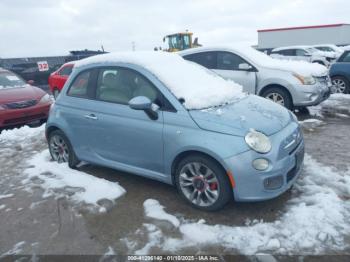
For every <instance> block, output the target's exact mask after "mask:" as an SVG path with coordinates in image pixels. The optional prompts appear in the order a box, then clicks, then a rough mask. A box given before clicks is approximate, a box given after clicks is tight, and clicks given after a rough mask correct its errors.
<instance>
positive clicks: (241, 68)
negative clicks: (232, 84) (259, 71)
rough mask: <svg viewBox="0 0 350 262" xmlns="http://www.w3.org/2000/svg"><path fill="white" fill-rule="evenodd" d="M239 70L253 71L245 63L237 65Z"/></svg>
mask: <svg viewBox="0 0 350 262" xmlns="http://www.w3.org/2000/svg"><path fill="white" fill-rule="evenodd" d="M238 69H239V70H245V71H250V70H252V69H253V67H252V66H251V65H248V64H247V63H242V64H239V65H238Z"/></svg>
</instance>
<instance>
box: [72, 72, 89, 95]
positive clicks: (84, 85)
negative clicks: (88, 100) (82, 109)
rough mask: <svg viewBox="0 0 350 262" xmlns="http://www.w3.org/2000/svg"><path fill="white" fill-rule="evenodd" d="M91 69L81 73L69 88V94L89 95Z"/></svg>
mask: <svg viewBox="0 0 350 262" xmlns="http://www.w3.org/2000/svg"><path fill="white" fill-rule="evenodd" d="M90 75H91V71H85V72H82V73H80V74H79V75H78V76H77V77H76V78H75V79H74V81H73V83H72V85H71V86H70V88H69V90H68V95H69V96H77V97H87V92H88V91H87V90H88V83H89V78H90Z"/></svg>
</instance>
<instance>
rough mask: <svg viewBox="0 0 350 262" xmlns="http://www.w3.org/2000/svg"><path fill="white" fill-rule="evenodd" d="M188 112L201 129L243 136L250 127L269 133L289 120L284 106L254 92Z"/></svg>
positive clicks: (278, 128) (288, 113)
mask: <svg viewBox="0 0 350 262" xmlns="http://www.w3.org/2000/svg"><path fill="white" fill-rule="evenodd" d="M189 113H190V115H191V117H192V118H193V120H194V121H195V122H196V123H197V125H198V126H199V127H200V128H202V129H205V130H209V131H213V132H219V133H224V134H229V135H234V136H242V137H243V136H245V135H246V134H247V132H248V131H249V130H251V129H254V130H256V131H260V132H262V133H264V134H266V135H268V136H270V135H273V134H275V133H277V132H278V131H280V130H281V129H283V128H284V127H285V126H287V125H288V124H289V123H290V121H292V117H291V114H290V112H289V111H288V110H287V109H285V108H284V107H282V106H280V105H278V104H276V103H274V102H272V101H269V100H267V99H265V98H261V97H258V96H255V95H250V96H246V97H245V98H243V99H241V100H239V101H237V102H235V103H233V104H229V105H225V106H220V107H215V108H210V109H203V110H190V111H189Z"/></svg>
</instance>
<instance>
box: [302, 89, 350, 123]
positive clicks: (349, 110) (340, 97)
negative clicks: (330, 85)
mask: <svg viewBox="0 0 350 262" xmlns="http://www.w3.org/2000/svg"><path fill="white" fill-rule="evenodd" d="M349 103H350V94H332V95H331V96H330V97H329V98H328V99H327V100H325V101H323V102H322V103H321V104H319V105H317V106H310V107H308V109H309V111H310V114H311V115H315V116H317V117H321V118H322V117H324V114H328V115H334V116H337V117H340V118H348V117H349V115H350V107H349Z"/></svg>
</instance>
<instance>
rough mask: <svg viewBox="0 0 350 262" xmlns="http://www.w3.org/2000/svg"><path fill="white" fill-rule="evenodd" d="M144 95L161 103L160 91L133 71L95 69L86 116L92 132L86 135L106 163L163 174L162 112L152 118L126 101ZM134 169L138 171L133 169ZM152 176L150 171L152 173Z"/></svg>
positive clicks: (91, 150) (127, 168)
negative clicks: (94, 81)
mask: <svg viewBox="0 0 350 262" xmlns="http://www.w3.org/2000/svg"><path fill="white" fill-rule="evenodd" d="M136 96H146V97H148V98H149V99H150V100H151V101H152V102H154V103H157V104H159V106H161V103H162V102H161V94H160V93H159V91H158V89H157V88H156V86H155V85H154V84H152V82H151V81H149V80H148V79H147V78H146V77H145V76H144V75H142V74H141V73H139V72H138V71H136V70H133V69H131V68H126V67H106V68H100V69H99V70H98V75H97V81H96V90H95V98H94V100H93V101H90V102H91V105H93V106H92V107H89V110H88V112H86V114H87V118H88V119H89V120H90V123H91V124H90V125H91V126H92V127H93V129H94V132H93V134H92V133H91V134H90V135H89V136H90V138H89V142H88V143H89V150H90V152H91V153H92V155H93V156H94V157H95V158H96V159H99V161H102V162H103V163H104V164H106V165H109V166H115V167H117V168H122V169H125V170H130V171H133V172H140V173H142V174H144V175H147V172H146V173H145V172H143V171H144V170H148V171H151V172H154V176H156V175H155V174H156V173H157V174H159V173H163V113H162V110H160V111H158V118H157V119H151V118H150V117H149V116H148V115H147V114H146V113H145V112H144V111H142V110H134V109H131V108H130V107H129V105H128V102H129V101H130V100H131V99H132V98H134V97H136ZM135 169H137V170H135ZM151 175H152V174H151Z"/></svg>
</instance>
